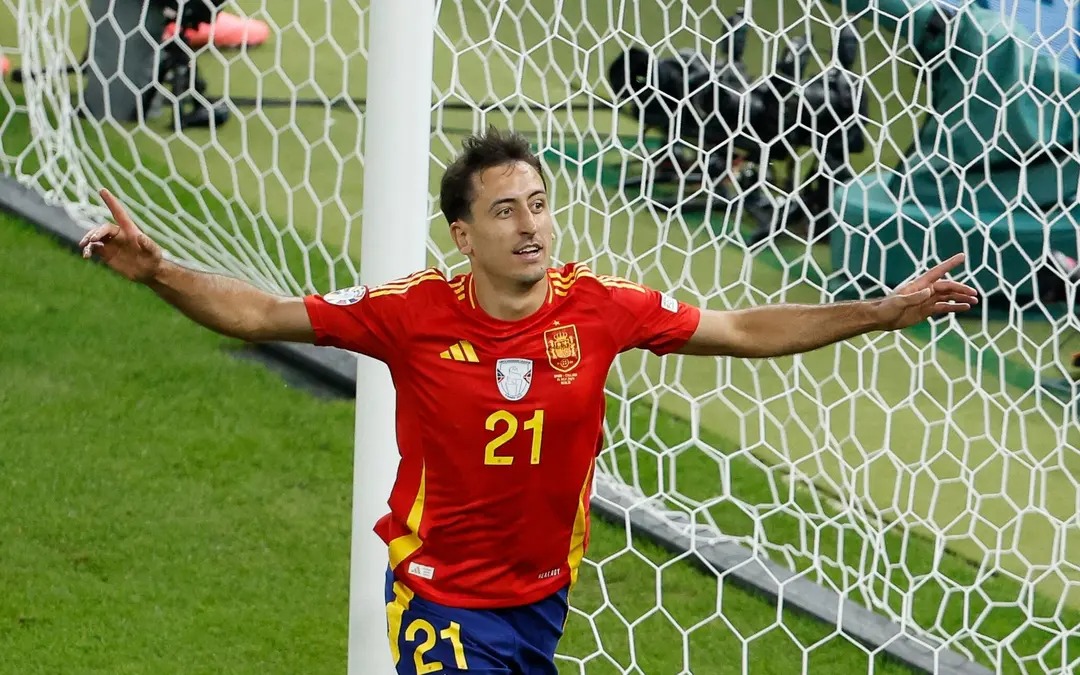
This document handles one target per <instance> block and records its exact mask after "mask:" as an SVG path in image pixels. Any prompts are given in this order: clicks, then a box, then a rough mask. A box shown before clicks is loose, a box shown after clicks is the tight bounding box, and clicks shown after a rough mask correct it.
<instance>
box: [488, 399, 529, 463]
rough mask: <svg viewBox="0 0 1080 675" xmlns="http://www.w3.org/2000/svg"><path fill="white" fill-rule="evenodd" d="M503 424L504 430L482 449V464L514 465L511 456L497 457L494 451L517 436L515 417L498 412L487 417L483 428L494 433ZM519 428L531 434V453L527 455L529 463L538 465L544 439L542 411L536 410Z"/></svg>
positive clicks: (503, 411) (511, 414)
mask: <svg viewBox="0 0 1080 675" xmlns="http://www.w3.org/2000/svg"><path fill="white" fill-rule="evenodd" d="M503 424H505V425H506V428H505V429H504V430H503V431H502V433H500V434H499V435H498V436H496V437H495V438H493V439H491V441H489V442H488V444H487V447H486V448H485V449H484V464H493V465H495V466H507V465H509V464H513V463H514V458H513V457H512V456H511V455H499V454H496V451H497V450H498V449H499V448H501V447H502V446H504V445H506V444H507V443H509V442H510V440H511V439H512V438H514V436H517V432H518V419H517V417H515V416H514V414H513V413H511V412H508V411H506V410H498V411H496V412H493V413H491V414H490V415H488V418H487V422H485V423H484V426H485V427H486V428H487V430H488V431H495V430H496V429H498V428H499V426H500V425H503ZM521 426H522V428H524V429H525V431H531V432H532V452H530V453H529V454H530V461H531V462H532V463H533V464H539V463H540V446H541V443H542V442H543V437H544V411H543V410H537V411H536V412H534V413H533V416H532V417H531V418H529V419H528V420H526V422H525V423H524V424H522V425H521Z"/></svg>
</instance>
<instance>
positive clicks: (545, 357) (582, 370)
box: [304, 264, 700, 608]
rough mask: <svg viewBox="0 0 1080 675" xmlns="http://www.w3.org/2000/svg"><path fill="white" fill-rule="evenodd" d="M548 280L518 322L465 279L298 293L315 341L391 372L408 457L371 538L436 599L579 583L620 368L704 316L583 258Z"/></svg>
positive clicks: (676, 342) (524, 595)
mask: <svg viewBox="0 0 1080 675" xmlns="http://www.w3.org/2000/svg"><path fill="white" fill-rule="evenodd" d="M547 285H548V294H547V299H546V301H545V303H544V305H543V306H542V307H541V308H540V309H539V310H538V311H536V312H534V313H533V314H532V315H530V316H528V317H526V318H524V319H521V320H519V321H501V320H498V319H495V318H492V317H491V316H489V315H488V314H487V313H486V312H484V310H483V309H481V308H480V306H479V305H478V303H477V302H476V298H475V295H474V293H473V287H472V275H471V274H469V275H460V276H457V277H454V278H453V279H447V278H446V277H445V276H444V275H443V274H442V273H441V272H439V271H436V270H426V271H423V272H419V273H417V274H414V275H412V276H410V277H406V278H404V279H401V280H400V281H395V282H392V283H388V284H384V285H382V286H376V287H372V288H370V289H368V288H364V287H354V288H351V289H343V290H339V291H334V292H332V293H329V294H327V295H326V296H319V295H310V296H307V297H305V298H304V302H305V305H306V307H307V311H308V314H309V316H310V317H311V323H312V326H313V327H314V329H315V334H316V344H318V345H331V346H335V347H340V348H342V349H347V350H351V351H354V352H358V353H362V354H367V355H369V356H372V357H374V358H376V359H379V360H381V361H383V362H385V363H386V364H387V366H388V367H389V369H390V373H391V377H392V378H393V380H394V384H395V388H396V390H397V421H396V428H397V441H398V451H399V453H400V455H401V460H400V464H399V467H398V474H397V477H396V480H395V482H394V487H393V491H392V493H391V496H390V500H389V506H390V512H389V513H388V514H387V515H386V516H385V517H383V518H382V519H381V520H380V521H379V522H378V524H377V525H376V527H375V531H376V532H377V533H378V535H379V536H380V537H381V538H382V539H383V540H384V541H385V542H386V543H387V545H388V546H389V558H390V565H391V567H392V568H393V569H394V574H395V577H396V578H397V579H398V580H400V581H402V582H403V583H404V584H405V585H406V586H408V587H409V588H410V589H411V590H413V591H414V592H415V593H416V594H417V595H419V596H421V597H424V598H428V599H429V600H432V601H434V602H438V603H442V604H445V605H451V606H456V607H464V608H490V607H507V606H515V605H523V604H528V603H531V602H535V601H537V600H540V599H541V598H544V597H546V596H548V595H550V594H551V593H554V592H556V591H558V590H559V589H561V588H562V587H563V586H565V585H567V584H570V583H573V582H574V581H576V579H577V570H578V567H579V565H580V563H581V560H582V558H583V557H584V555H585V550H586V548H587V546H588V541H589V500H590V496H591V488H592V472H593V469H594V466H595V460H596V456H597V454H598V453H599V451H600V450H601V449H602V447H603V421H604V411H605V396H604V386H605V383H606V381H607V377H608V371H609V369H610V368H611V365H612V362H613V361H614V359H615V357H616V356H617V355H618V354H619V353H620V352H623V351H626V350H628V349H632V348H635V347H637V348H644V349H649V350H651V351H653V352H655V353H657V354H663V353H667V352H671V351H674V350H675V349H677V348H678V347H680V346H682V345H683V344H684V343H685V342H686V341H687V340H688V339H689V338H690V336H691V335H692V334H693V332H694V330H695V329H696V328H697V325H698V320H699V317H700V312H699V310H698V309H696V308H695V307H692V306H689V305H686V304H683V303H681V302H677V301H676V300H675V299H674V298H671V297H669V296H666V295H663V294H661V293H659V292H657V291H655V290H652V289H649V288H646V287H644V286H640V285H638V284H635V283H632V282H630V281H627V280H624V279H619V278H616V277H607V276H599V275H595V274H593V273H592V272H590V271H589V269H588V268H587V267H584V266H582V265H579V264H571V265H567V266H565V267H562V268H560V269H550V270H548V274H547ZM358 386H364V383H363V382H360V383H358Z"/></svg>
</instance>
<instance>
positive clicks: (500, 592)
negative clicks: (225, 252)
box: [81, 130, 976, 675]
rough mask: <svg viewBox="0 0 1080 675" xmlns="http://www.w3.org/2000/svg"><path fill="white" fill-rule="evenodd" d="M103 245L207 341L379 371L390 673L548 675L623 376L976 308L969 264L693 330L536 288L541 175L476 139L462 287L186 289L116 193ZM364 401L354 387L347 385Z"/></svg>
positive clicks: (548, 235) (457, 205) (464, 199)
mask: <svg viewBox="0 0 1080 675" xmlns="http://www.w3.org/2000/svg"><path fill="white" fill-rule="evenodd" d="M101 196H102V199H104V201H105V204H106V205H107V206H108V208H109V209H110V211H111V212H112V215H113V219H114V220H115V224H112V223H107V224H105V225H102V226H100V227H96V228H94V229H92V230H91V231H90V232H88V233H87V234H86V236H85V238H84V239H83V241H82V243H81V245H82V246H83V247H84V249H83V255H84V256H86V257H89V256H92V255H97V256H98V257H100V258H101V259H102V260H103V261H104V262H105V263H107V264H108V265H109V266H110V267H111V268H112V269H114V270H116V271H117V272H119V273H120V274H122V275H124V276H125V277H127V278H128V279H131V280H133V281H136V282H140V283H143V284H146V285H147V286H148V287H150V288H151V289H153V291H155V292H156V293H157V294H158V295H159V296H161V297H162V298H163V299H164V300H166V301H167V302H169V303H171V304H172V305H174V306H175V307H176V308H177V309H179V311H181V312H183V313H184V314H185V315H187V316H188V317H190V318H191V319H193V320H194V321H197V322H198V323H200V324H202V325H203V326H205V327H207V328H209V329H211V330H214V331H217V332H219V333H222V334H224V335H227V336H232V337H235V338H240V339H243V340H248V341H265V340H285V341H297V342H308V343H314V344H318V345H333V346H336V347H340V348H343V349H348V350H352V351H354V352H358V353H361V354H367V355H370V356H372V357H374V358H376V359H379V360H381V361H383V362H385V363H386V365H387V366H388V367H389V369H390V373H391V375H392V377H393V380H394V383H395V385H396V389H397V440H398V449H399V452H400V456H401V458H400V464H399V468H398V472H397V476H396V479H395V482H394V486H393V491H392V494H391V497H390V500H389V513H388V514H387V515H386V516H385V517H383V518H382V519H381V520H380V521H379V522H378V523H377V525H376V528H375V529H376V532H377V533H378V534H379V536H380V537H381V538H382V539H383V540H384V541H385V542H386V544H387V548H388V557H387V560H388V571H387V580H386V598H387V616H388V626H389V640H390V649H391V651H392V654H393V657H394V660H395V662H396V664H397V668H398V672H399V673H401V674H403V675H405V674H408V675H416V674H417V673H427V672H440V673H442V672H446V673H456V672H463V671H466V672H469V673H493V674H494V673H499V674H507V675H509V674H513V675H548V674H554V673H556V672H557V671H556V668H555V664H554V653H555V650H556V645H557V643H558V641H559V639H560V638H561V636H562V631H563V627H564V623H565V620H566V616H567V609H568V604H567V594H568V591H569V589H570V588H571V587H572V586H573V584H574V582H575V581H576V579H577V573H578V568H579V566H580V564H581V561H582V558H583V557H584V555H585V552H586V550H587V547H588V541H589V498H590V488H591V483H592V475H593V469H594V466H595V460H596V455H597V453H598V452H599V451H600V449H601V448H602V447H603V431H602V429H603V418H604V403H605V401H604V385H605V382H606V379H607V376H608V371H609V368H610V367H611V365H612V362H613V360H614V359H615V357H616V355H618V354H619V353H620V352H623V351H626V350H628V349H635V348H637V349H648V350H651V351H652V352H655V353H657V354H668V353H681V354H698V355H707V356H729V357H752V358H767V357H773V356H780V355H785V354H795V353H800V352H805V351H809V350H812V349H816V348H819V347H823V346H825V345H829V344H831V343H834V342H837V341H840V340H844V339H847V338H851V337H853V336H856V335H859V334H862V333H866V332H868V331H879V330H892V329H898V328H903V327H905V326H910V325H913V324H915V323H917V322H921V321H923V320H925V319H927V318H928V317H930V316H933V315H936V314H942V313H947V312H956V311H960V310H965V309H968V308H970V307H971V306H972V305H973V304H974V303H975V302H976V294H975V291H974V290H973V289H971V288H969V287H968V286H966V285H964V284H961V283H959V282H956V281H951V280H948V279H946V278H945V277H946V274H947V272H948V271H949V270H951V269H953V268H955V267H956V266H958V265H959V264H961V262H962V261H963V257H962V256H960V255H957V256H954V257H953V258H951V259H949V260H948V261H946V262H944V263H942V264H940V265H938V266H936V267H934V268H933V269H931V270H930V271H929V272H927V273H926V274H924V275H922V276H921V277H919V278H918V279H915V280H914V281H912V282H911V283H910V284H908V285H906V286H905V287H903V288H901V289H899V290H898V291H897V292H895V293H893V294H891V295H889V296H887V297H885V298H882V299H875V300H869V301H857V302H846V303H836V304H821V305H774V306H763V307H756V308H750V309H740V310H737V311H714V310H708V309H703V308H698V307H695V306H692V305H689V304H686V303H683V302H680V301H678V300H676V299H674V298H673V297H671V296H669V295H666V294H664V293H661V292H659V291H657V290H654V289H651V288H647V287H645V286H642V285H639V284H636V283H633V282H630V281H627V280H625V279H621V278H616V277H612V276H605V275H601V274H595V273H594V272H592V271H590V270H589V269H588V268H587V267H585V266H584V265H581V264H575V263H570V264H566V265H562V266H559V267H551V266H549V261H550V252H551V245H552V233H553V223H552V217H551V205H550V204H549V202H548V194H547V189H546V180H545V176H544V173H543V170H542V166H541V164H540V161H539V159H538V158H537V157H536V155H534V154H533V153H532V152H531V151H530V149H529V145H528V143H527V141H525V140H524V139H523V138H522V137H521V136H518V135H516V134H506V133H500V132H498V131H495V130H490V131H488V132H487V133H485V134H482V135H477V136H472V137H469V138H467V139H466V140H465V142H464V148H463V152H462V154H461V155H460V156H459V157H458V158H457V159H456V160H455V161H454V162H453V163H452V164H451V165H450V166H449V167H448V168H447V170H446V172H445V174H444V176H443V177H442V185H441V194H440V198H441V208H442V211H443V213H444V215H445V216H446V220H447V222H448V223H449V227H450V233H451V235H452V236H453V240H454V242H455V244H456V245H457V248H458V250H459V251H461V253H462V254H464V255H465V256H466V257H467V258H468V259H469V262H470V271H469V272H468V273H467V274H461V275H459V276H456V277H453V278H449V279H448V278H446V277H445V276H444V275H443V274H442V273H441V272H439V271H438V270H435V269H428V270H422V271H418V272H417V273H416V274H413V275H412V276H408V277H405V278H403V279H399V280H397V281H393V282H390V283H385V284H382V285H379V286H374V287H371V288H366V287H363V286H356V287H352V288H343V289H340V290H336V291H333V292H330V293H327V294H325V295H321V296H320V295H309V296H306V297H302V298H300V297H296V298H293V297H278V296H275V295H272V294H268V293H265V292H263V291H261V290H258V289H256V288H255V287H253V286H251V285H249V284H247V283H245V282H243V281H238V280H236V279H231V278H227V277H223V276H216V275H211V274H204V273H199V272H195V271H191V270H189V269H186V268H184V267H181V266H179V265H176V264H173V263H170V262H166V261H164V260H163V259H162V255H161V250H160V248H159V247H158V246H157V245H156V244H155V243H154V242H153V241H152V240H151V239H150V238H149V237H147V236H146V235H145V234H143V233H142V232H141V231H140V230H139V229H138V227H137V226H136V225H135V223H133V222H132V220H131V219H130V218H129V217H128V215H127V213H126V212H125V210H124V208H123V207H122V206H121V204H120V203H119V202H118V201H117V200H116V198H115V197H113V196H112V195H111V194H110V193H109V192H107V191H104V190H103V191H102V192H101ZM357 384H358V386H361V387H362V386H364V383H363V382H359V383H357Z"/></svg>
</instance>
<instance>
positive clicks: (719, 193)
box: [608, 9, 866, 244]
mask: <svg viewBox="0 0 1080 675" xmlns="http://www.w3.org/2000/svg"><path fill="white" fill-rule="evenodd" d="M728 23H729V25H730V29H729V32H728V34H727V38H726V40H723V41H722V43H721V44H722V45H723V46H724V47H725V48H726V49H724V50H722V51H723V52H725V53H726V54H727V57H726V58H723V59H718V60H716V61H715V62H713V63H709V62H708V61H707V60H706V58H705V57H704V56H703V55H702V54H698V53H694V52H692V51H689V50H680V51H678V52H677V53H676V54H675V55H674V56H669V57H663V58H661V57H658V56H656V55H654V54H652V53H650V52H649V51H648V50H646V49H643V48H641V47H637V46H634V47H630V48H629V49H628V50H626V51H625V52H624V53H622V54H620V55H619V56H617V57H616V58H615V59H614V60H613V61H612V63H611V65H610V67H609V68H608V79H609V82H610V84H611V87H612V89H613V91H614V92H615V97H616V100H617V102H618V103H621V104H622V106H621V108H620V109H621V111H622V112H623V113H624V114H627V115H630V116H633V117H636V118H637V119H638V120H639V122H640V123H641V125H642V127H643V128H645V129H654V130H658V131H660V132H661V133H662V134H663V135H664V136H666V138H667V139H668V143H665V145H664V146H663V148H662V149H661V150H660V151H659V152H658V153H657V154H656V155H655V156H654V157H651V158H650V161H651V165H647V166H645V167H643V172H642V175H641V177H639V178H635V179H631V180H629V181H627V182H626V183H625V185H626V186H627V187H637V186H639V185H641V184H642V183H645V188H646V191H647V192H649V191H651V190H652V189H653V188H655V187H656V186H657V185H658V184H664V183H670V184H679V183H680V181H683V180H689V181H691V182H697V181H699V180H703V181H704V182H705V183H706V185H707V186H708V190H707V191H706V192H705V194H704V195H703V196H701V197H697V198H696V199H695V198H690V199H687V198H686V197H685V196H684V195H678V196H676V197H674V198H671V199H666V200H665V199H658V200H657V201H658V202H660V203H662V204H664V205H665V206H669V207H679V208H688V207H689V208H693V207H697V208H704V206H705V203H703V202H707V201H709V200H713V199H719V200H723V201H731V200H736V199H737V200H739V201H740V202H742V205H743V208H745V209H746V211H747V212H749V213H750V214H751V215H752V217H753V219H754V220H755V221H756V222H757V224H758V229H757V230H756V232H754V234H753V235H752V236H751V243H752V244H753V243H759V242H761V241H763V240H765V239H766V238H768V237H769V236H770V235H771V234H772V233H773V232H774V231H775V230H777V229H784V228H805V229H806V230H809V231H810V232H816V233H817V234H819V235H823V234H824V233H825V232H826V231H827V229H828V226H829V225H830V218H829V207H830V201H831V194H832V187H833V186H834V185H835V184H836V183H839V182H844V181H847V180H850V178H851V177H852V173H851V171H850V170H849V169H848V168H847V167H848V166H850V160H851V157H850V156H851V155H852V154H854V153H859V152H862V151H863V150H864V149H865V147H866V142H865V138H864V134H863V131H862V127H861V126H860V124H859V120H860V118H862V117H865V115H866V101H865V99H864V98H863V97H862V96H861V92H860V82H859V77H858V76H857V75H856V74H855V73H854V72H853V71H852V70H851V68H852V66H853V65H854V63H855V55H856V50H857V46H858V39H859V38H858V36H857V35H856V33H855V31H854V29H853V28H852V27H851V26H850V25H847V24H845V25H844V26H842V27H840V28H839V29H838V30H837V34H836V44H835V54H836V60H835V63H833V64H831V65H830V66H829V67H827V68H826V69H824V70H823V71H822V72H820V73H818V74H816V75H813V76H810V75H808V74H807V61H808V59H809V58H810V49H811V48H812V46H813V45H811V44H810V41H809V40H808V39H807V38H804V37H797V38H795V39H793V40H791V41H790V43H789V44H788V45H787V47H786V49H785V51H784V53H783V55H782V56H781V58H780V59H779V60H778V62H777V64H776V68H775V70H774V71H773V72H770V73H763V74H762V76H761V78H759V79H758V80H757V83H756V84H752V83H753V82H754V80H753V78H752V77H751V75H750V73H749V72H748V70H747V67H746V64H745V63H744V62H743V54H744V50H745V46H746V31H747V28H748V26H747V21H746V18H745V12H744V11H743V10H741V9H740V10H738V11H737V12H735V13H734V14H733V15H732V16H731V17H729V19H728ZM830 51H833V50H832V46H830ZM679 140H684V141H685V143H676V141H679ZM689 148H693V150H687V149H689ZM805 148H810V149H811V150H812V151H813V153H814V161H813V162H812V163H811V164H810V165H809V166H803V167H802V168H801V169H800V168H797V165H798V155H799V153H800V151H801V150H802V149H805ZM805 176H817V178H816V179H815V180H813V181H811V182H809V183H805V184H804V183H803V179H804V177H805Z"/></svg>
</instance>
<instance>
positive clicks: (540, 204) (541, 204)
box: [533, 199, 544, 211]
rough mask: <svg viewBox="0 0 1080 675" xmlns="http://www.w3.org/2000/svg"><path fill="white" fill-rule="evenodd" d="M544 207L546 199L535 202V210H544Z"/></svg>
mask: <svg viewBox="0 0 1080 675" xmlns="http://www.w3.org/2000/svg"><path fill="white" fill-rule="evenodd" d="M543 208H544V200H542V199H537V200H536V201H535V202H533V210H535V211H542V210H543Z"/></svg>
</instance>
